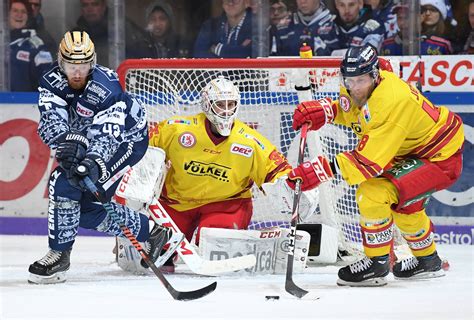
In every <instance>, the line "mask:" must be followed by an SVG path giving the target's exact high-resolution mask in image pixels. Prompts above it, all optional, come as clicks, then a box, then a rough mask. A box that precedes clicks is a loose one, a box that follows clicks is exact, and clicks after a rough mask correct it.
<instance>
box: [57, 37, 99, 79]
mask: <svg viewBox="0 0 474 320" xmlns="http://www.w3.org/2000/svg"><path fill="white" fill-rule="evenodd" d="M58 62H59V67H60V68H61V69H63V63H64V62H68V63H73V64H78V63H91V70H92V68H93V67H94V66H95V63H96V55H95V48H94V43H93V42H92V40H91V38H90V37H89V35H88V34H87V32H85V31H68V32H66V33H65V34H64V37H63V39H62V40H61V43H60V44H59V52H58Z"/></svg>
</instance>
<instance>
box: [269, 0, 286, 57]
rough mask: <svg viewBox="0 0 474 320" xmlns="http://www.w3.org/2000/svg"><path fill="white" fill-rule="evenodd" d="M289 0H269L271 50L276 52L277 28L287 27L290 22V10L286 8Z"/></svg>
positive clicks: (273, 52)
mask: <svg viewBox="0 0 474 320" xmlns="http://www.w3.org/2000/svg"><path fill="white" fill-rule="evenodd" d="M288 3H289V0H271V1H270V28H269V34H270V41H271V50H270V51H271V52H270V54H272V55H273V54H276V52H277V45H276V32H277V30H278V29H279V28H283V27H287V26H288V25H289V24H290V17H291V11H290V10H289V8H288Z"/></svg>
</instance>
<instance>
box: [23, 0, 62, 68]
mask: <svg viewBox="0 0 474 320" xmlns="http://www.w3.org/2000/svg"><path fill="white" fill-rule="evenodd" d="M28 3H29V5H30V7H31V13H32V15H31V16H30V18H29V19H28V28H31V29H35V30H36V34H37V35H38V37H40V38H41V39H42V40H43V42H44V44H45V45H46V48H47V49H48V51H49V52H51V54H52V55H53V57H54V59H55V57H56V51H57V45H56V41H55V40H54V39H53V37H52V36H51V34H50V33H49V32H48V30H46V27H45V25H44V18H43V15H42V14H41V0H29V1H28Z"/></svg>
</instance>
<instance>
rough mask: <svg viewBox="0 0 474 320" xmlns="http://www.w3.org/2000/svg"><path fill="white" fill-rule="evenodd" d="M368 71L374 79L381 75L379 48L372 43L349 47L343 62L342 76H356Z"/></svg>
mask: <svg viewBox="0 0 474 320" xmlns="http://www.w3.org/2000/svg"><path fill="white" fill-rule="evenodd" d="M366 73H370V74H371V76H372V78H374V79H377V78H378V76H379V58H378V57H377V50H376V49H375V48H374V47H373V46H371V45H370V44H366V45H364V46H362V47H352V48H349V49H348V50H347V51H346V54H345V56H344V59H342V62H341V76H342V77H343V78H346V77H355V76H360V75H363V74H366Z"/></svg>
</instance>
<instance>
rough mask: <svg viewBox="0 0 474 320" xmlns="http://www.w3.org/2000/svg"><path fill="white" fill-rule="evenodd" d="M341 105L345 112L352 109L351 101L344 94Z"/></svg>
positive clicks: (340, 99) (340, 101)
mask: <svg viewBox="0 0 474 320" xmlns="http://www.w3.org/2000/svg"><path fill="white" fill-rule="evenodd" d="M339 105H340V106H341V108H342V110H343V111H345V112H348V111H349V109H350V108H351V101H350V100H349V97H348V96H346V95H345V94H342V95H341V96H340V97H339Z"/></svg>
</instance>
